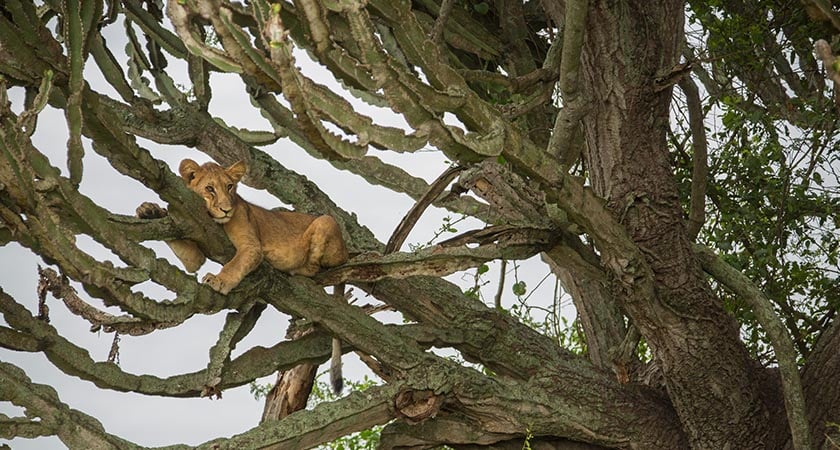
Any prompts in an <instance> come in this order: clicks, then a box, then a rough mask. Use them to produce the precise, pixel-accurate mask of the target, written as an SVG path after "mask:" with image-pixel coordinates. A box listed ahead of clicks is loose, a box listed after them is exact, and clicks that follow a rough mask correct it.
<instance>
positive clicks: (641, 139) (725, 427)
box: [583, 1, 769, 448]
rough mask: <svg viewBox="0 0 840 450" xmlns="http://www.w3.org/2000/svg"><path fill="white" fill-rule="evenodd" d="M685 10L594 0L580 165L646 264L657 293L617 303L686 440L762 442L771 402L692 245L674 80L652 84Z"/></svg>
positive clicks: (677, 42) (673, 52) (669, 60)
mask: <svg viewBox="0 0 840 450" xmlns="http://www.w3.org/2000/svg"><path fill="white" fill-rule="evenodd" d="M683 20H684V4H683V2H681V1H664V2H655V3H650V2H641V1H631V2H606V1H598V2H592V3H591V8H590V10H589V15H588V27H587V29H588V31H589V34H588V35H587V42H586V45H585V47H584V54H583V80H584V83H585V85H586V89H587V90H588V94H589V96H590V98H591V102H592V108H591V110H590V112H589V114H588V115H587V116H586V117H585V118H584V126H585V134H586V137H587V142H588V143H589V145H588V146H587V148H586V152H585V158H586V165H587V167H588V169H589V173H590V174H591V179H592V186H593V188H594V190H595V192H596V193H597V194H598V195H599V196H601V197H602V198H604V199H606V200H607V206H608V208H609V209H610V210H611V211H612V214H613V215H614V217H615V218H616V219H617V220H618V221H619V222H620V223H621V224H622V225H624V227H625V229H626V230H627V232H628V234H629V236H630V237H631V238H632V239H633V241H635V243H636V244H637V245H638V246H639V248H640V249H641V251H642V253H643V254H644V255H645V259H646V261H647V263H648V265H649V266H650V268H651V270H652V271H653V274H654V281H655V291H656V294H655V298H651V299H648V301H632V302H625V304H624V305H623V306H624V308H625V310H626V312H627V313H628V314H629V315H630V317H631V318H632V320H633V322H634V323H635V324H636V326H637V327H638V328H639V330H640V331H641V333H642V335H643V336H644V338H645V339H646V341H647V342H648V343H649V344H650V345H651V347H652V349H653V352H654V356H655V358H656V360H657V361H658V363H659V364H660V366H661V368H662V371H663V375H664V378H665V383H666V386H667V389H668V393H669V395H670V397H671V400H672V402H673V404H674V407H675V408H676V410H677V413H678V414H679V416H680V419H681V421H682V423H683V426H684V428H685V430H686V432H687V434H688V436H689V440H690V442H691V445H692V447H694V448H763V442H764V440H765V439H766V437H767V434H768V431H769V430H768V425H767V419H768V417H769V415H768V411H767V410H766V409H765V408H764V406H763V403H762V402H761V398H760V395H759V394H760V393H759V392H758V389H757V388H756V384H755V382H754V381H755V380H754V376H753V374H752V372H751V364H750V359H749V356H748V354H747V352H746V350H745V348H744V346H743V345H742V343H741V342H740V341H739V339H738V328H737V324H736V322H735V321H734V320H733V318H732V317H730V316H729V315H727V314H726V312H725V311H724V310H723V308H722V307H721V304H720V302H719V301H718V300H717V299H716V298H715V297H714V296H713V295H712V292H711V290H710V288H709V286H708V284H707V283H706V281H705V280H704V278H703V274H702V272H701V270H700V267H699V265H698V263H697V261H696V260H695V258H694V256H693V253H692V251H691V247H690V240H689V238H688V236H687V233H686V228H685V224H684V221H683V218H682V209H681V206H680V204H679V200H678V199H679V197H678V193H677V186H676V183H675V181H674V178H673V173H674V170H673V167H672V166H671V164H670V160H669V152H668V148H667V146H666V141H665V133H666V130H667V129H668V126H669V122H668V121H669V104H670V99H671V86H669V85H664V86H663V85H661V84H659V83H660V82H661V80H663V79H664V80H667V75H668V74H669V72H670V71H671V69H672V68H674V67H675V66H676V65H677V63H678V62H679V55H680V49H681V44H682V42H683ZM616 294H617V295H616V296H617V298H622V296H621V295H619V294H620V293H616Z"/></svg>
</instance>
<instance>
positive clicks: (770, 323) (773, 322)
mask: <svg viewBox="0 0 840 450" xmlns="http://www.w3.org/2000/svg"><path fill="white" fill-rule="evenodd" d="M694 252H695V254H696V255H697V256H698V258H699V259H700V263H701V265H702V266H703V270H705V271H706V272H708V273H709V274H710V275H712V276H713V277H714V278H715V279H716V280H718V281H719V282H721V283H722V284H723V285H725V286H726V287H727V288H729V289H730V290H732V291H733V292H735V293H736V294H737V295H738V297H740V298H741V299H743V300H744V301H745V302H747V304H749V305H750V308H751V309H752V311H753V313H754V314H755V316H756V319H757V320H758V323H760V324H761V327H762V328H763V329H764V332H765V333H767V337H768V338H769V339H770V342H771V344H772V346H773V351H774V353H775V354H776V360H777V361H778V362H779V371H780V372H781V375H782V389H783V391H784V397H785V411H786V412H787V417H788V424H789V425H790V433H791V436H792V438H793V447H794V448H795V449H797V450H805V449H810V448H812V447H811V435H810V429H809V427H808V418H807V416H806V411H807V409H806V408H805V397H804V395H803V393H802V382H801V380H800V378H799V367H798V366H797V365H796V350H795V349H794V347H793V341H792V340H791V338H790V335H789V334H788V331H787V328H785V326H784V324H783V323H782V321H781V320H780V319H779V317H778V316H777V315H776V312H775V311H774V310H773V304H772V302H771V301H770V300H769V299H768V298H767V297H765V296H764V293H762V292H761V291H760V290H759V289H758V288H757V287H756V286H755V285H754V284H753V283H752V281H751V280H750V279H749V278H747V277H746V276H745V275H744V274H742V273H741V272H739V271H737V270H735V269H734V268H733V267H732V266H730V265H729V264H727V263H726V262H725V261H723V260H722V259H720V258H719V257H718V256H717V255H716V254H715V253H714V252H713V251H712V250H711V249H709V248H706V247H704V246H702V245H695V246H694Z"/></svg>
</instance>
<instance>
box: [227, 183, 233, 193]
mask: <svg viewBox="0 0 840 450" xmlns="http://www.w3.org/2000/svg"><path fill="white" fill-rule="evenodd" d="M231 191H233V184H232V183H231V184H229V185H228V192H231Z"/></svg>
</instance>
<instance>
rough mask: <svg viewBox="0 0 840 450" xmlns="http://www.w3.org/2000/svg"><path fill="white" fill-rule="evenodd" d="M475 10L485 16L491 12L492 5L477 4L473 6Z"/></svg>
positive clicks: (485, 3)
mask: <svg viewBox="0 0 840 450" xmlns="http://www.w3.org/2000/svg"><path fill="white" fill-rule="evenodd" d="M473 9H475V12H477V13H479V14H481V15H484V14H487V13H488V12H490V5H488V4H487V2H481V3H476V4H475V5H473Z"/></svg>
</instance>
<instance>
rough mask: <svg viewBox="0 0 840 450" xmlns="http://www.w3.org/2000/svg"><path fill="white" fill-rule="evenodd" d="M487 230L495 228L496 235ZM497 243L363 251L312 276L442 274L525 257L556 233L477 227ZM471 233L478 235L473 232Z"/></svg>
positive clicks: (360, 278)
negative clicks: (475, 245) (345, 261)
mask: <svg viewBox="0 0 840 450" xmlns="http://www.w3.org/2000/svg"><path fill="white" fill-rule="evenodd" d="M488 230H495V231H497V233H496V234H494V233H491V232H489V231H488ZM480 232H486V233H487V234H488V235H492V236H493V238H494V240H498V241H497V242H491V243H486V244H483V245H479V246H478V247H475V248H469V247H466V246H458V247H445V246H443V245H436V246H434V247H430V248H426V249H423V250H420V251H417V252H414V253H391V254H388V255H379V254H373V253H365V254H362V255H360V256H357V257H355V258H353V259H352V260H350V261H348V262H347V263H345V264H343V265H341V266H339V267H337V268H335V269H330V270H328V271H325V272H322V273H320V274H318V275H316V276H315V280H316V281H317V282H319V283H321V284H324V285H333V284H337V283H340V282H372V281H378V280H382V279H384V278H392V279H400V278H408V277H412V276H418V275H426V276H444V275H449V274H451V273H454V272H457V271H459V270H464V269H468V268H470V267H476V266H478V265H480V264H483V263H485V262H488V261H493V260H496V259H527V258H530V257H531V256H533V255H535V254H537V253H539V252H541V251H543V250H545V249H547V248H549V247H550V246H551V245H552V243H553V241H554V237H555V235H556V233H554V232H552V231H549V230H541V229H521V228H512V227H491V228H490V229H486V230H480ZM472 234H478V233H475V232H473V233H472Z"/></svg>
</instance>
